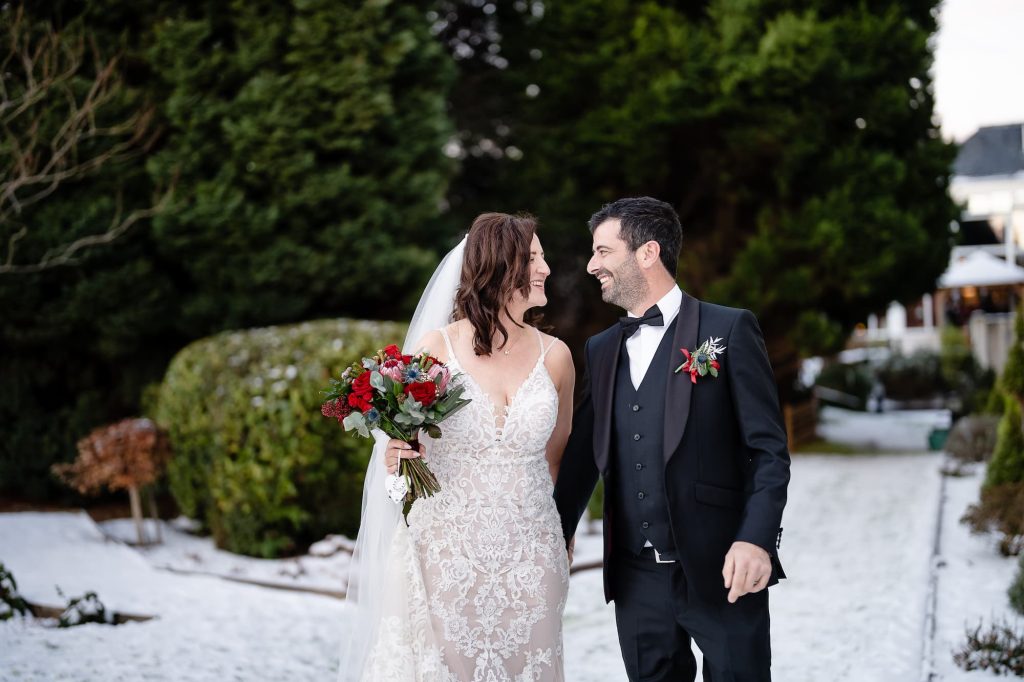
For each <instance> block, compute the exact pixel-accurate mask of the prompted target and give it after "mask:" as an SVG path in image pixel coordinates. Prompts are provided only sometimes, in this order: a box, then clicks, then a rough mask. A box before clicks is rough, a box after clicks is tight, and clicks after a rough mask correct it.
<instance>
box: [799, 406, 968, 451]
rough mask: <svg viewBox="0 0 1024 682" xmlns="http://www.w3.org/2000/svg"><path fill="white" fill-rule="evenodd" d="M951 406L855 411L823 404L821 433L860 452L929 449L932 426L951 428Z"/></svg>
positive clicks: (819, 426) (820, 422)
mask: <svg viewBox="0 0 1024 682" xmlns="http://www.w3.org/2000/svg"><path fill="white" fill-rule="evenodd" d="M949 422H950V414H949V411H948V410H903V411H900V412H883V413H881V414H873V413H869V412H854V411H852V410H844V409H841V408H838V407H823V408H821V411H820V414H819V421H818V435H819V436H821V437H822V438H824V439H825V440H827V441H830V442H833V443H841V444H843V445H846V446H849V447H852V448H856V449H857V450H858V451H861V452H921V451H923V450H927V449H928V434H929V433H931V431H932V429H933V428H948V427H949Z"/></svg>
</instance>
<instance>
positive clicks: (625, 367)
mask: <svg viewBox="0 0 1024 682" xmlns="http://www.w3.org/2000/svg"><path fill="white" fill-rule="evenodd" d="M678 319H679V318H678V316H676V320H673V321H672V323H671V324H670V325H669V326H668V329H666V330H665V336H664V338H662V340H661V344H660V345H659V346H658V350H657V351H656V352H655V354H654V358H653V359H652V360H651V364H650V367H648V369H647V373H646V374H645V375H644V380H643V382H641V384H640V388H639V389H634V388H633V382H632V381H630V373H629V354H628V353H627V352H626V342H625V340H623V342H622V348H621V349H620V351H619V353H620V355H619V369H618V372H617V373H616V377H615V397H614V399H613V401H612V446H613V448H614V453H613V457H612V462H613V464H612V467H613V472H614V473H613V476H614V479H613V480H614V484H613V485H612V488H613V490H612V495H613V496H614V499H613V503H614V505H615V513H614V514H613V518H614V519H615V526H614V538H615V544H616V545H617V546H619V547H620V548H624V549H626V550H628V551H631V552H633V553H634V554H639V553H640V550H641V549H643V546H644V543H645V542H646V541H647V540H650V541H651V544H652V545H654V547H655V549H657V550H658V551H659V552H661V553H662V554H665V555H667V556H670V557H674V556H675V543H674V542H673V541H672V531H671V528H670V526H669V518H668V517H669V514H668V500H667V499H666V498H665V480H664V475H665V466H664V464H665V462H664V456H663V454H662V446H663V442H664V436H663V433H664V427H665V388H666V382H667V381H668V378H669V372H668V371H667V370H666V368H667V367H668V363H669V356H670V354H671V352H672V338H673V337H674V336H675V327H676V321H678Z"/></svg>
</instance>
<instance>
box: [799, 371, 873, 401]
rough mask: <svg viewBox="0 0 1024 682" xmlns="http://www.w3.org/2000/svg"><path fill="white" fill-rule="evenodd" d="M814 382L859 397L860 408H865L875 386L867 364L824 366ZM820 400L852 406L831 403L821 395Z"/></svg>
mask: <svg viewBox="0 0 1024 682" xmlns="http://www.w3.org/2000/svg"><path fill="white" fill-rule="evenodd" d="M814 383H815V385H817V386H823V387H824V388H831V389H834V390H836V391H839V392H841V393H846V394H848V395H851V396H853V397H855V398H857V400H858V401H859V402H860V409H864V407H865V406H866V405H867V400H868V395H870V393H871V388H872V386H874V383H875V381H874V377H873V376H872V373H871V370H870V369H869V368H868V366H867V365H866V364H863V363H861V364H850V365H844V364H840V363H834V364H831V365H826V366H825V367H824V368H822V370H821V374H819V375H818V378H817V379H816V380H815V382H814ZM819 400H821V402H822V403H825V404H835V405H838V406H840V407H850V405H846V404H842V403H831V402H830V401H829V400H828V399H827V398H825V397H819Z"/></svg>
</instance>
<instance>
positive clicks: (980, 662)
mask: <svg viewBox="0 0 1024 682" xmlns="http://www.w3.org/2000/svg"><path fill="white" fill-rule="evenodd" d="M953 660H954V661H955V662H956V664H957V665H958V666H960V667H961V668H963V669H964V670H989V671H991V672H993V673H994V674H996V675H1017V676H1021V675H1024V633H1021V632H1020V631H1019V630H1017V629H1016V628H1015V627H1013V626H1011V625H1010V624H1009V623H1006V622H1003V623H996V624H993V625H991V626H989V628H988V629H987V630H985V631H982V624H981V623H978V626H977V627H976V628H974V629H973V630H968V631H967V642H966V643H965V644H964V646H963V648H962V649H961V650H960V651H958V652H956V653H955V654H954V655H953Z"/></svg>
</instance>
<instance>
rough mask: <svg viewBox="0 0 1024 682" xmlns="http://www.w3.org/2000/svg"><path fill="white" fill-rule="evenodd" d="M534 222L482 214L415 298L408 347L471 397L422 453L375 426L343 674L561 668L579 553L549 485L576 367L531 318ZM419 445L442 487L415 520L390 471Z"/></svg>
mask: <svg viewBox="0 0 1024 682" xmlns="http://www.w3.org/2000/svg"><path fill="white" fill-rule="evenodd" d="M535 230H536V223H535V221H534V220H533V219H532V218H530V217H528V216H511V215H506V214H502V213H486V214H483V215H481V216H479V217H478V218H477V219H476V220H475V221H474V222H473V225H472V227H471V229H470V231H469V234H468V235H467V236H466V238H465V239H463V241H462V242H461V243H460V244H459V245H458V246H457V247H456V248H455V249H454V250H453V251H452V252H451V253H449V254H448V256H446V257H445V259H444V260H443V261H442V262H441V265H439V266H438V269H437V271H436V272H435V273H434V277H433V278H432V279H431V282H430V284H428V285H427V289H426V290H425V291H424V293H423V297H422V298H421V300H420V304H419V306H418V307H417V309H416V315H415V316H414V317H413V321H412V324H411V325H410V329H409V335H408V336H407V337H406V344H405V346H406V347H405V348H404V351H405V352H413V351H419V350H421V349H424V348H425V349H427V350H428V351H429V352H430V354H431V355H433V356H434V357H436V358H438V359H440V360H441V361H442V362H444V363H446V364H447V365H448V366H449V367H450V368H451V369H452V371H453V373H454V374H456V375H458V378H457V379H455V380H456V381H460V382H463V384H464V385H465V387H466V392H465V395H466V396H467V397H469V398H471V399H472V402H470V403H469V404H468V405H467V406H466V407H465V408H464V409H462V410H460V411H459V412H457V413H456V414H455V415H453V416H452V417H451V418H449V419H448V420H447V421H445V422H444V423H442V424H441V429H442V431H443V435H442V436H441V438H439V439H437V440H433V439H430V438H429V437H426V436H424V438H423V444H421V446H420V451H418V452H417V451H414V450H413V449H412V448H411V447H410V446H409V445H408V444H407V443H404V442H402V441H398V440H389V439H388V438H387V436H384V435H383V434H380V433H376V434H375V437H376V440H377V444H376V446H375V447H374V453H373V455H372V456H371V460H370V466H369V469H368V470H367V477H366V483H365V487H364V490H363V516H362V526H361V528H360V533H359V538H358V540H357V543H356V550H355V553H354V557H353V562H354V564H353V569H352V574H351V577H350V584H349V590H348V601H349V603H350V604H351V605H353V607H354V608H353V609H352V613H351V614H349V615H350V616H351V619H350V620H349V627H348V631H347V633H346V636H345V640H344V642H343V652H342V657H341V664H340V670H339V679H341V680H346V681H360V682H371V681H372V682H390V681H393V682H414V681H415V682H426V681H431V682H433V681H435V680H436V681H437V682H456V681H458V682H462V681H466V682H469V681H472V682H505V681H508V682H533V681H535V680H547V681H560V680H562V679H563V671H562V612H563V610H564V608H565V600H566V595H567V592H568V586H569V563H568V557H567V556H566V550H565V547H566V544H565V540H564V538H563V536H562V530H561V526H560V521H559V516H558V512H557V511H556V508H555V503H554V500H553V498H552V489H553V481H554V480H555V478H556V477H557V474H558V464H559V460H560V459H561V455H562V450H563V448H564V447H565V443H566V441H567V439H568V437H569V430H570V425H571V421H572V395H573V382H574V378H575V372H574V369H573V363H572V357H571V355H570V353H569V349H568V347H567V346H566V345H565V344H564V343H563V342H562V341H560V340H558V339H556V338H554V337H551V336H548V335H547V334H544V333H543V332H541V331H539V330H538V329H536V328H535V327H533V326H531V325H530V324H529V322H528V321H529V320H531V319H532V316H531V314H530V311H531V310H532V309H534V308H537V307H540V306H543V305H545V304H546V303H547V297H546V295H545V293H544V283H545V280H546V279H547V277H548V275H549V274H550V271H549V269H548V266H547V264H546V263H545V261H544V253H543V251H542V250H541V245H540V240H539V239H538V238H537V235H536V234H535ZM411 339H418V341H417V342H416V343H415V344H410V343H409V341H410V340H411ZM419 456H422V457H424V458H425V459H426V461H427V463H428V464H429V466H430V468H431V470H432V471H433V472H434V474H435V475H436V476H437V479H438V481H439V483H440V485H441V491H440V492H439V493H437V494H435V495H434V496H433V497H427V498H422V499H418V500H416V501H415V502H414V503H413V505H412V508H411V510H410V512H409V515H408V526H406V524H405V523H404V522H403V521H402V520H401V511H400V508H399V507H398V505H395V504H393V503H392V502H391V501H390V500H388V499H387V495H386V493H385V490H384V483H383V480H384V476H385V475H386V474H387V473H388V472H394V471H395V470H396V469H397V467H398V459H399V457H419Z"/></svg>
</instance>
